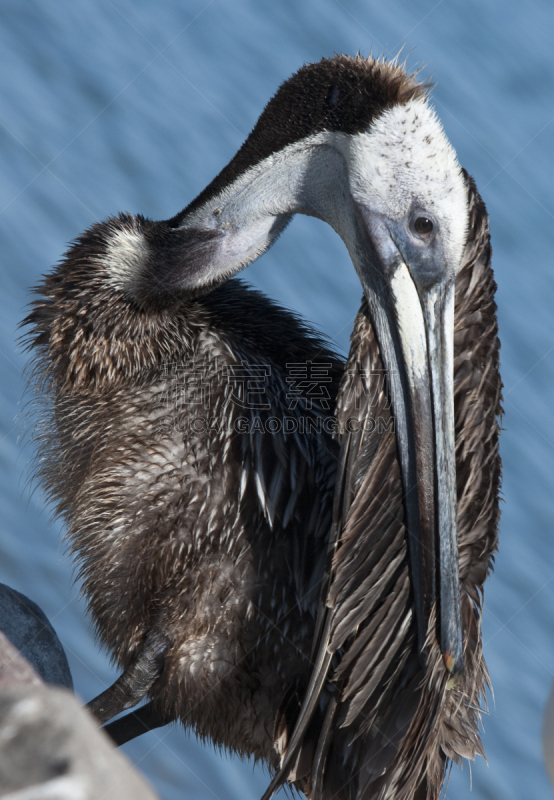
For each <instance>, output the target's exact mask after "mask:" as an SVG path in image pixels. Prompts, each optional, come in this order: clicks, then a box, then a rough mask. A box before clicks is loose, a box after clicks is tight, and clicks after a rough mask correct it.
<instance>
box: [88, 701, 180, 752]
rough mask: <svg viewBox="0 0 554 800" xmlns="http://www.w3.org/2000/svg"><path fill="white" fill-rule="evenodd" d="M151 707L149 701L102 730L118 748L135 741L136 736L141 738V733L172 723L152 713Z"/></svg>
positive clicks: (156, 713)
mask: <svg viewBox="0 0 554 800" xmlns="http://www.w3.org/2000/svg"><path fill="white" fill-rule="evenodd" d="M153 705H154V703H153V702H152V700H151V701H150V702H149V703H146V705H144V706H141V707H140V708H138V709H137V710H136V711H131V713H130V714H126V715H125V716H124V717H120V719H116V720H115V721H114V722H110V723H108V725H104V727H103V728H102V730H104V731H106V733H107V734H108V736H111V738H112V739H113V741H114V742H115V744H116V745H117V746H118V747H119V746H120V745H122V744H125V742H130V741H131V739H136V737H137V736H142V734H143V733H148V731H151V730H154V728H161V727H162V725H168V724H169V723H170V722H173V720H172V719H168V718H167V717H163V716H162V715H161V714H159V713H158V712H156V711H154V710H153Z"/></svg>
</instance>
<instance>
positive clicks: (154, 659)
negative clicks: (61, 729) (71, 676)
mask: <svg viewBox="0 0 554 800" xmlns="http://www.w3.org/2000/svg"><path fill="white" fill-rule="evenodd" d="M170 646H171V644H170V642H169V640H168V639H167V638H166V637H165V636H164V635H163V634H160V633H159V632H151V633H149V634H148V636H147V637H146V641H145V643H144V647H143V648H142V650H141V651H140V653H139V654H138V655H137V656H136V657H135V658H134V659H133V661H132V662H131V663H130V664H129V666H128V667H127V669H126V670H125V672H124V673H123V674H122V675H120V676H119V678H118V679H117V680H116V681H115V683H112V685H111V686H110V687H109V689H106V691H105V692H102V693H101V694H99V695H98V696H97V697H95V698H94V699H93V700H91V701H90V702H89V703H87V708H88V709H89V711H91V712H92V713H93V714H94V716H95V717H96V719H97V720H98V721H99V722H100V723H104V722H107V721H108V720H110V719H111V718H112V717H115V716H116V714H120V713H121V712H122V711H126V710H127V709H128V708H132V707H133V706H136V704H137V703H139V702H140V701H141V700H142V698H143V697H144V696H145V695H146V694H147V693H148V691H149V689H150V687H151V686H152V684H153V683H155V681H156V680H157V679H158V678H159V676H160V675H161V672H162V669H163V666H164V661H165V657H166V655H167V652H168V650H169V648H170ZM160 724H163V723H160ZM155 727H157V726H155ZM131 738H132V737H131Z"/></svg>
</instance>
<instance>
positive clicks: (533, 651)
mask: <svg viewBox="0 0 554 800" xmlns="http://www.w3.org/2000/svg"><path fill="white" fill-rule="evenodd" d="M1 15H2V23H3V24H2V25H1V26H0V67H1V68H0V75H1V76H2V77H1V78H0V82H1V83H0V92H1V101H2V102H1V117H0V122H1V124H0V142H1V152H2V176H3V178H2V181H1V183H0V229H1V236H2V253H3V263H2V265H1V273H0V274H1V277H2V309H3V313H2V315H1V317H0V386H1V396H0V425H1V429H0V440H1V441H0V470H1V482H0V513H1V515H2V529H1V535H0V580H2V581H5V582H7V583H9V584H11V585H12V586H14V587H15V588H16V589H18V590H20V591H22V592H25V593H27V594H28V595H29V596H30V597H32V599H34V600H35V601H36V602H38V603H39V605H41V607H42V608H43V609H44V610H45V612H46V613H47V614H48V616H49V617H50V619H51V620H52V621H53V624H54V625H55V627H56V628H57V630H58V633H59V635H60V637H61V639H62V641H63V643H64V645H65V647H66V649H67V652H68V656H69V659H70V663H71V668H72V671H73V676H74V680H75V685H76V687H77V690H78V691H79V692H80V693H81V695H82V696H83V697H84V698H86V699H88V698H90V697H92V696H93V695H95V694H96V693H98V692H99V691H100V690H101V689H103V688H104V687H105V685H106V683H108V682H109V681H110V680H111V678H112V676H113V671H112V670H111V668H110V666H109V664H108V662H107V659H106V657H105V655H104V654H103V653H100V652H98V650H97V648H96V646H95V644H94V641H93V637H92V633H91V630H90V626H89V623H88V620H87V618H86V616H85V609H84V605H83V603H82V601H80V600H79V599H78V597H77V587H76V586H74V585H73V584H72V582H71V563H70V562H69V560H68V559H66V558H65V557H64V556H63V545H62V544H61V531H60V527H59V525H58V524H57V523H55V522H53V523H52V522H51V521H50V520H49V513H48V511H45V508H44V503H43V498H42V496H41V494H40V492H36V493H35V494H33V495H32V496H30V495H29V492H28V491H27V490H26V489H25V469H26V465H27V462H28V460H29V459H30V457H31V451H30V449H29V448H28V446H26V445H25V444H24V443H22V442H21V441H18V436H19V435H20V434H21V433H22V432H23V429H24V424H23V422H22V421H21V420H19V421H17V420H15V416H16V413H17V412H18V401H19V399H20V397H21V395H22V391H23V385H24V381H23V378H22V370H23V368H24V364H25V361H26V357H25V355H24V353H23V352H22V350H21V348H20V347H19V346H18V345H17V344H16V337H17V332H16V328H17V324H18V322H19V320H20V319H21V317H22V316H23V308H24V306H25V304H26V303H27V302H28V299H29V295H28V289H29V287H30V286H32V285H33V284H35V283H36V282H37V279H38V278H39V276H40V274H41V273H42V272H45V271H46V270H48V269H49V267H50V265H51V264H53V263H54V262H55V261H56V260H57V259H58V258H59V257H60V255H61V253H62V252H63V250H64V247H65V244H66V243H67V242H68V241H69V240H70V239H72V238H73V237H74V236H76V235H77V234H78V233H79V232H80V231H81V230H82V229H83V228H84V227H86V226H88V225H90V224H91V223H92V222H93V221H94V220H96V219H101V218H103V217H105V216H107V215H108V214H109V213H113V212H115V211H118V210H128V211H131V212H141V213H143V214H146V215H148V216H151V217H153V218H167V217H169V216H171V215H173V214H174V213H175V212H176V211H177V210H179V209H181V208H182V207H184V206H185V205H186V203H188V202H189V201H190V200H191V199H192V198H193V197H194V196H195V195H196V194H197V193H198V192H199V191H200V190H201V189H202V188H203V187H204V186H205V185H206V184H207V183H208V182H209V181H210V180H211V179H212V178H213V176H214V175H215V174H216V173H217V172H218V171H219V169H220V168H221V167H222V166H223V165H224V164H226V163H227V161H228V160H229V159H230V157H231V156H232V155H233V154H234V153H235V151H236V149H237V148H238V146H239V145H240V144H241V143H242V141H243V139H244V138H245V137H246V135H247V134H248V132H249V130H250V129H251V127H252V126H253V124H254V123H255V121H256V119H257V117H258V115H259V113H260V111H261V110H262V108H263V106H264V104H265V103H266V101H267V100H268V98H269V97H270V96H271V95H272V94H273V92H274V91H275V90H276V88H277V86H278V85H279V83H280V82H281V81H282V80H283V79H284V78H286V77H287V76H288V75H290V74H291V73H292V72H294V71H295V70H296V69H297V68H298V67H299V66H300V65H301V64H302V63H304V62H306V61H314V60H318V59H319V58H321V57H322V56H329V55H332V54H333V52H345V53H349V54H354V53H355V52H357V51H358V50H360V51H361V52H362V53H364V54H367V53H368V52H369V51H370V50H372V51H373V53H374V54H381V53H385V55H386V56H388V57H391V56H392V55H394V54H395V53H396V52H397V51H398V50H399V49H400V47H401V46H402V45H405V50H404V52H405V53H408V54H409V56H408V64H409V66H410V67H411V68H419V67H421V66H424V65H428V66H425V68H424V74H429V73H430V72H431V71H432V72H433V77H434V80H435V82H436V88H435V89H434V92H433V99H434V103H435V106H436V108H437V111H438V113H439V115H440V116H441V118H442V120H443V123H444V126H445V128H446V132H447V134H448V136H449V138H450V139H451V141H452V142H453V144H454V146H455V147H456V149H457V152H458V154H459V157H460V160H461V163H462V164H463V165H464V166H465V167H466V168H467V169H468V171H469V172H470V173H471V174H473V175H474V176H475V178H476V180H477V183H478V186H479V188H480V191H481V193H482V195H483V197H484V199H485V201H486V203H487V206H488V209H489V212H490V216H491V228H492V236H493V245H494V265H495V270H496V275H497V281H498V286H499V289H498V303H499V317H500V326H501V339H502V369H503V377H504V381H505V386H506V392H505V409H506V415H505V419H504V427H505V431H504V434H503V439H502V453H503V458H504V498H505V504H504V508H503V519H502V530H501V549H500V552H499V555H498V558H497V562H496V563H497V566H496V572H495V574H494V576H493V577H492V578H491V580H490V581H489V582H488V584H487V590H486V608H485V614H484V623H483V628H484V641H485V653H486V657H487V661H488V664H489V669H490V673H491V676H492V680H493V684H494V690H495V696H494V700H493V699H492V698H491V699H490V712H491V713H490V716H488V717H486V718H485V734H484V743H485V747H486V750H487V756H488V760H489V765H488V766H487V765H486V764H485V762H484V761H483V760H480V761H478V762H476V763H475V764H474V765H472V779H473V795H472V796H473V797H475V798H479V800H481V799H483V800H484V799H485V798H497V797H502V798H503V800H512V799H513V800H515V798H529V797H532V798H547V797H551V796H552V794H551V790H550V788H549V784H548V781H547V777H546V772H545V770H544V767H543V765H542V761H541V748H540V725H541V715H542V712H543V708H544V705H545V702H546V698H547V695H548V691H549V688H550V684H551V681H552V678H553V666H552V665H553V664H554V623H553V613H552V612H553V609H554V547H553V544H552V542H553V538H552V520H553V519H554V513H553V512H554V491H552V488H551V487H552V476H553V475H554V424H553V423H554V411H553V406H552V401H551V397H552V395H551V387H552V386H553V385H554V381H553V377H554V374H553V373H554V329H553V325H552V322H551V316H552V308H553V307H554V287H553V280H552V267H551V261H552V253H553V251H554V246H553V245H554V243H553V241H552V239H553V236H552V218H553V213H554V203H553V200H552V190H551V186H552V174H553V173H552V162H551V154H552V151H553V145H554V141H553V135H554V124H553V119H554V102H553V99H554V92H553V84H554V71H553V60H554V59H553V56H552V46H551V39H552V31H553V30H554V27H553V26H554V5H553V4H552V3H550V2H548V0H536V1H535V2H528V3H526V4H525V5H523V4H520V3H519V2H516V1H515V0H505V2H504V3H503V4H502V5H501V6H500V4H498V5H494V4H492V3H482V2H478V0H450V1H449V0H442V1H441V2H438V3H437V2H436V0H422V1H421V2H418V3H412V2H409V0H389V2H386V3H383V2H380V3H378V2H376V1H375V2H371V3H369V2H367V0H366V2H364V0H341V2H338V1H337V2H335V1H334V0H322V1H319V2H318V1H317V0H305V2H304V3H302V4H298V3H294V2H292V0H286V1H284V2H281V3H274V2H268V1H267V0H238V2H237V0H234V2H233V0H212V2H206V0H191V1H190V2H188V3H179V4H176V3H171V2H169V0H164V2H160V3H157V4H153V3H150V2H147V0H134V2H131V0H113V2H111V1H110V0H100V2H93V1H92V0H77V1H76V2H69V0H58V2H56V3H50V4H46V3H42V2H39V0H28V1H27V2H26V3H21V2H17V1H16V0H4V2H3V3H2V8H1ZM245 277H247V278H248V279H249V280H250V281H251V282H252V283H254V284H255V285H256V286H258V287H260V288H262V289H263V290H264V291H265V292H267V293H268V294H269V295H271V296H272V297H274V298H276V299H278V300H280V301H281V302H283V303H284V304H286V305H288V306H291V307H293V308H295V309H297V310H298V311H299V312H300V313H301V314H302V315H303V316H305V317H307V318H308V319H310V320H311V321H313V322H314V323H315V324H316V325H317V326H319V327H320V328H321V329H322V330H323V331H325V332H326V333H327V334H328V335H329V336H330V337H332V338H333V339H334V340H335V341H336V342H337V344H338V346H339V347H340V348H342V349H343V350H346V348H347V343H348V335H349V332H350V329H351V325H352V320H353V316H354V314H355V311H356V308H357V304H358V301H359V296H360V288H359V284H358V282H357V279H356V278H355V275H354V271H353V269H352V267H351V264H350V261H349V258H348V256H347V253H346V251H345V249H344V246H343V245H342V243H341V242H340V240H339V239H338V238H337V237H336V236H335V235H334V234H333V233H332V231H331V230H330V229H329V228H327V227H326V226H324V225H323V224H322V223H318V222H317V221H315V220H311V219H306V218H298V219H296V220H295V221H294V222H293V224H292V225H291V226H290V228H289V229H288V231H287V232H286V234H285V235H284V236H283V237H282V238H281V239H280V240H279V242H278V243H277V245H276V246H275V247H274V248H273V249H272V250H271V251H270V252H269V253H268V254H267V255H266V256H264V257H263V258H262V259H260V261H259V262H257V263H256V264H254V265H253V266H251V267H250V268H249V269H248V271H247V273H245ZM127 751H128V753H129V754H130V756H131V757H132V758H133V759H134V760H135V761H136V762H138V764H139V766H140V768H141V769H142V770H144V772H145V773H146V774H147V775H148V777H149V778H150V780H151V781H152V782H153V784H154V785H155V787H156V788H157V790H158V792H159V793H160V796H161V797H162V798H164V800H174V799H175V800H176V799H177V798H180V797H183V796H186V797H187V798H189V800H196V799H198V800H200V798H202V800H208V798H212V797H216V798H221V800H223V798H241V799H242V800H244V798H252V800H254V798H256V797H257V796H259V794H260V792H261V791H262V789H263V788H264V785H265V781H266V775H265V774H264V773H263V772H262V771H261V770H260V769H259V768H253V766H252V765H251V764H248V763H247V764H244V763H242V762H240V761H239V760H238V759H236V758H230V757H226V756H222V755H221V754H219V753H216V752H215V751H214V750H213V749H211V748H210V747H204V746H201V745H200V744H199V743H197V742H196V740H195V739H194V736H189V735H186V734H185V733H184V732H183V731H182V730H177V729H173V730H171V731H169V733H166V732H165V731H163V732H162V733H160V734H157V735H156V734H150V735H149V736H148V737H143V739H141V740H139V741H136V742H134V743H132V744H130V745H128V746H127ZM469 782H470V781H469V771H468V769H467V766H466V767H465V768H464V770H463V772H460V771H459V770H455V771H454V772H453V774H452V778H451V781H450V784H449V786H448V790H447V797H448V798H450V800H458V799H459V798H462V797H465V796H467V793H468V791H469Z"/></svg>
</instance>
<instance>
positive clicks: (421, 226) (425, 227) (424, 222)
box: [414, 217, 433, 236]
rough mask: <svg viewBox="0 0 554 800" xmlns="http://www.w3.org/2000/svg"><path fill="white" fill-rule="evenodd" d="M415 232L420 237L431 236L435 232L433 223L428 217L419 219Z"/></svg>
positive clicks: (415, 225)
mask: <svg viewBox="0 0 554 800" xmlns="http://www.w3.org/2000/svg"><path fill="white" fill-rule="evenodd" d="M414 230H415V232H416V233H419V235H420V236H429V234H430V233H431V232H432V230H433V223H432V222H431V220H430V219H429V218H428V217H418V218H417V219H416V221H415V222H414Z"/></svg>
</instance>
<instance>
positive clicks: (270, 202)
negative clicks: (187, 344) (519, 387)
mask: <svg viewBox="0 0 554 800" xmlns="http://www.w3.org/2000/svg"><path fill="white" fill-rule="evenodd" d="M296 213H300V214H307V215H311V216H315V217H318V218H319V219H322V220H324V221H325V222H327V223H329V224H330V225H331V226H332V227H333V228H334V229H335V230H336V231H337V233H338V234H339V235H340V236H341V238H342V239H343V241H344V242H345V244H346V247H347V248H348V251H349V253H350V256H351V259H352V262H353V264H354V267H355V269H356V271H357V273H358V275H359V278H360V281H361V284H362V287H363V291H364V293H365V296H366V298H367V302H368V305H369V310H370V314H371V318H372V323H373V326H374V329H375V332H376V335H377V338H378V341H379V345H380V349H381V355H382V358H383V361H384V365H385V368H386V370H387V372H388V376H389V386H390V393H391V399H392V405H393V410H394V414H395V420H396V431H397V442H398V454H399V460H400V464H401V472H402V478H403V486H404V494H405V500H404V505H405V513H406V525H407V529H408V533H409V541H410V554H411V570H412V585H413V591H414V602H415V609H416V617H417V624H418V638H419V643H420V650H421V652H422V654H423V655H422V658H423V659H424V658H425V656H424V647H425V642H426V641H427V637H428V636H429V635H434V633H433V632H432V631H430V626H429V623H430V620H431V619H432V618H433V615H432V609H433V607H434V606H435V605H436V606H437V613H438V617H437V619H438V631H437V636H438V639H439V642H440V647H441V650H442V653H443V657H444V661H445V665H446V668H447V669H448V671H449V672H451V673H453V674H454V675H455V674H457V673H458V672H460V671H461V670H462V669H463V642H462V627H461V619H460V590H459V577H458V555H457V533H456V479H455V460H454V405H453V338H454V282H455V277H456V273H457V271H458V270H459V268H460V265H461V261H462V253H463V249H464V244H465V240H466V231H467V225H468V207H467V188H466V185H465V181H464V178H463V175H462V172H461V169H460V166H459V164H458V161H457V159H456V155H455V152H454V150H453V149H452V147H451V145H450V143H449V142H448V140H447V138H446V136H445V134H444V132H443V130H442V127H441V125H440V123H439V121H438V119H437V117H436V115H435V112H434V111H433V109H432V107H431V106H430V105H429V101H428V98H427V89H426V87H424V86H421V85H420V84H418V83H417V82H416V81H415V79H414V78H413V77H410V76H408V75H406V73H405V72H404V71H403V70H402V69H401V68H400V67H398V66H396V65H391V64H386V63H383V62H379V61H374V60H371V59H370V60H368V61H365V60H363V59H361V58H359V57H357V58H348V57H344V56H341V57H335V58H332V59H324V60H323V61H321V62H319V63H317V64H311V65H307V66H304V67H303V68H302V69H301V70H299V72H298V73H296V74H295V75H294V76H293V77H292V78H290V79H289V80H288V81H286V82H285V83H284V84H283V85H282V86H281V87H280V89H279V90H278V92H277V93H276V95H275V96H274V97H273V98H272V100H271V101H270V102H269V103H268V105H267V107H266V108H265V110H264V112H263V114H262V115H261V117H260V119H259V120H258V123H257V124H256V126H255V128H254V130H253V131H252V133H251V134H250V136H249V137H248V139H247V140H246V141H245V143H244V145H243V146H242V148H241V149H240V150H239V152H238V153H237V155H236V156H235V157H234V158H233V160H232V161H231V162H230V163H229V164H228V165H227V167H225V168H224V169H223V171H222V172H221V173H220V174H219V175H218V176H217V178H216V179H215V180H214V181H213V182H212V183H211V184H210V185H209V186H208V187H207V188H206V189H205V190H204V191H203V192H202V193H201V194H200V195H199V196H198V197H197V198H196V199H195V200H194V201H193V202H192V203H190V205H189V206H187V208H185V209H184V211H182V212H181V213H180V214H178V215H177V216H175V217H174V218H173V219H171V220H169V221H166V222H150V221H148V220H144V219H142V218H133V221H132V222H130V221H127V222H125V220H124V219H123V218H122V219H120V220H114V221H113V226H114V230H113V231H112V234H113V235H112V236H111V238H110V244H109V247H108V250H109V252H107V253H106V255H105V257H104V259H103V263H104V265H105V272H106V277H107V279H108V280H109V282H110V283H111V284H112V285H113V286H115V287H116V288H118V289H120V290H121V291H123V292H126V293H130V294H131V295H133V296H134V297H135V298H136V300H137V302H139V303H150V302H154V301H155V302H157V303H161V304H171V302H172V301H173V300H174V298H175V297H176V296H182V295H183V294H185V295H189V296H196V295H200V294H204V293H207V292H208V291H210V290H211V289H212V288H213V287H215V286H217V285H218V284H220V283H222V282H224V281H225V280H226V279H227V278H228V277H230V276H231V275H233V274H235V273H236V272H237V271H238V270H240V269H241V268H242V267H244V266H246V265H247V264H249V263H251V262H252V261H253V260H254V259H255V258H257V257H258V256H259V255H261V254H262V253H263V252H264V251H265V250H266V249H267V248H268V247H269V246H270V245H271V244H272V242H274V241H275V239H276V238H277V236H278V235H279V234H280V233H281V232H282V231H283V229H284V228H285V226H286V225H287V223H288V222H289V220H290V219H291V217H292V215H293V214H296ZM110 248H111V250H110Z"/></svg>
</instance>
